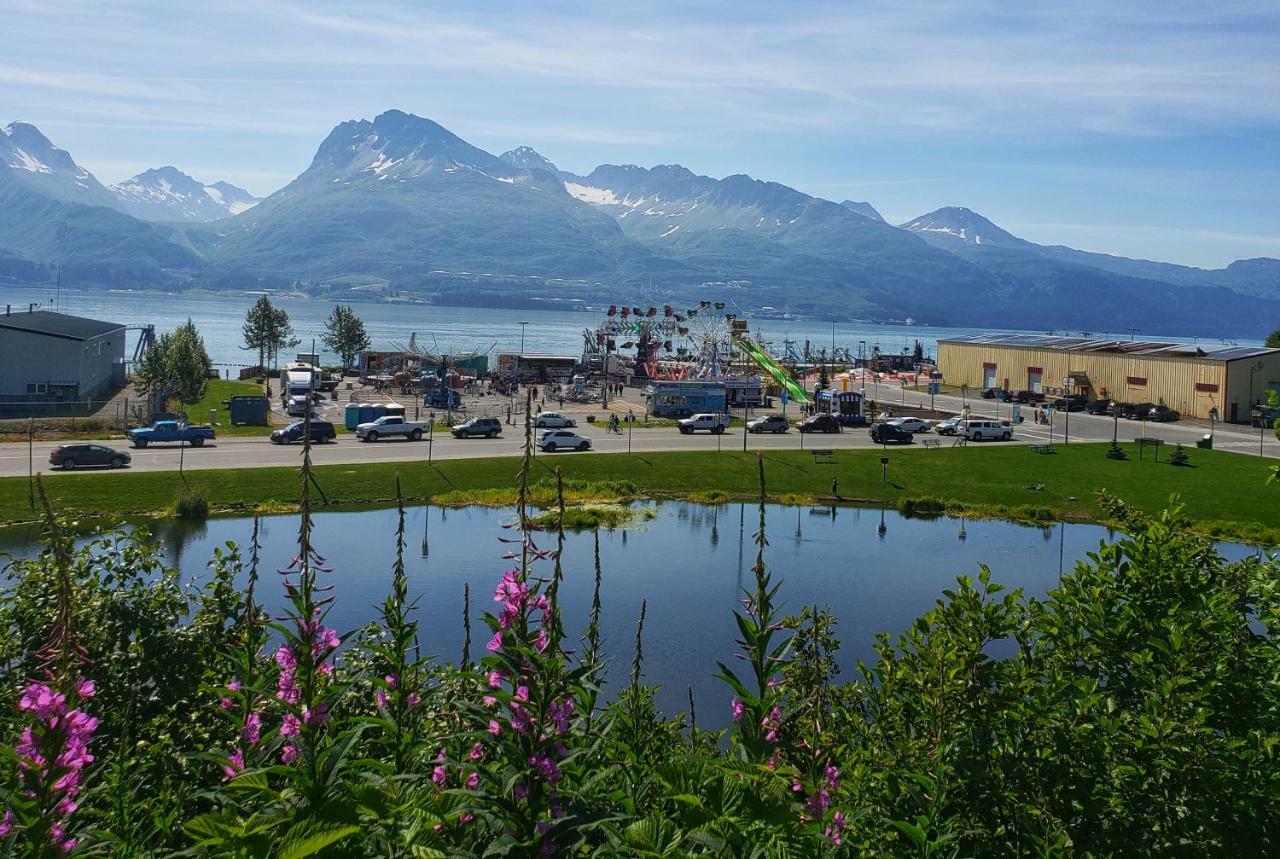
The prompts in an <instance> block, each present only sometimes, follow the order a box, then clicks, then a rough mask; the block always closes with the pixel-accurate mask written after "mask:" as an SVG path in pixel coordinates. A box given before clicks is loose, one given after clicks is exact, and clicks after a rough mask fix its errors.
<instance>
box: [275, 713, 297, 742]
mask: <svg viewBox="0 0 1280 859" xmlns="http://www.w3.org/2000/svg"><path fill="white" fill-rule="evenodd" d="M301 731H302V721H301V720H300V719H299V718H298V717H297V716H295V715H293V714H292V713H285V714H284V719H282V720H281V722H280V736H282V737H296V736H298V734H299V733H300V732H301Z"/></svg>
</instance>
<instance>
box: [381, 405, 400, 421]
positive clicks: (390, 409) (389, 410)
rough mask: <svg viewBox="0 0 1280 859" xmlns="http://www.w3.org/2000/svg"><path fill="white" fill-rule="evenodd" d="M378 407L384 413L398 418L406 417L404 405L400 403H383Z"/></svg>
mask: <svg viewBox="0 0 1280 859" xmlns="http://www.w3.org/2000/svg"><path fill="white" fill-rule="evenodd" d="M378 408H380V409H382V410H383V411H382V413H383V414H384V415H393V416H395V417H398V418H402V417H404V406H402V405H400V404H399V403H383V404H382V405H381V406H379V407H378Z"/></svg>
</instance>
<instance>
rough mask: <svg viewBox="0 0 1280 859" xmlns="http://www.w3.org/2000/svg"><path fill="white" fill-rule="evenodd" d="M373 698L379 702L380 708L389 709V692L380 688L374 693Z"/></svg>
mask: <svg viewBox="0 0 1280 859" xmlns="http://www.w3.org/2000/svg"><path fill="white" fill-rule="evenodd" d="M373 700H374V701H376V702H377V703H378V709H379V710H385V709H387V693H386V692H383V691H382V690H381V689H379V690H378V691H377V692H374V693H373Z"/></svg>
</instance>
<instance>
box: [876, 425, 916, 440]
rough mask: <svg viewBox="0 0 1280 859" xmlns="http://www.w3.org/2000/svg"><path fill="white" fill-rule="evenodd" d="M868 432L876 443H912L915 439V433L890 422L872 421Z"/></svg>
mask: <svg viewBox="0 0 1280 859" xmlns="http://www.w3.org/2000/svg"><path fill="white" fill-rule="evenodd" d="M870 433H871V440H872V441H874V442H875V443H876V444H912V443H913V442H915V440H916V437H915V433H913V432H908V431H907V430H905V429H903V428H902V427H900V426H897V425H896V424H891V423H883V422H880V423H874V424H872V425H871V429H870Z"/></svg>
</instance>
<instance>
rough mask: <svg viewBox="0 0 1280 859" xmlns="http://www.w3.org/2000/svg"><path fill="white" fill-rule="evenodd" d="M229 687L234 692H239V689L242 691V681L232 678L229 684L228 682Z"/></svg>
mask: <svg viewBox="0 0 1280 859" xmlns="http://www.w3.org/2000/svg"><path fill="white" fill-rule="evenodd" d="M227 689H229V690H230V691H232V692H239V691H240V681H239V680H232V681H231V682H230V683H228V684H227Z"/></svg>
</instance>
